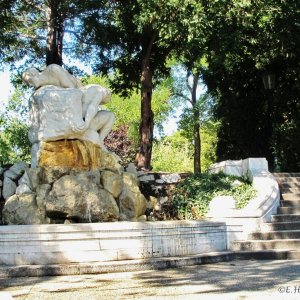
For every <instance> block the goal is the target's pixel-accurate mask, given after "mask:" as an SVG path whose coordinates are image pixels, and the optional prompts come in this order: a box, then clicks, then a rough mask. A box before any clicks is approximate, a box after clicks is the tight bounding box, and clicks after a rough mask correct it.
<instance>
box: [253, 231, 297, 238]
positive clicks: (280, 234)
mask: <svg viewBox="0 0 300 300" xmlns="http://www.w3.org/2000/svg"><path fill="white" fill-rule="evenodd" d="M248 239H249V240H274V239H275V240H276V239H300V230H282V231H270V232H253V233H251V234H249V237H248Z"/></svg>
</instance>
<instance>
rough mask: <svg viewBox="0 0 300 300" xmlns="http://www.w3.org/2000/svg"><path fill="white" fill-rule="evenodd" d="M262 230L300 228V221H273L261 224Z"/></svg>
mask: <svg viewBox="0 0 300 300" xmlns="http://www.w3.org/2000/svg"><path fill="white" fill-rule="evenodd" d="M261 230H262V232H268V231H282V230H300V222H273V223H263V224H261Z"/></svg>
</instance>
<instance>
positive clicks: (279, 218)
mask: <svg viewBox="0 0 300 300" xmlns="http://www.w3.org/2000/svg"><path fill="white" fill-rule="evenodd" d="M271 221H272V222H300V215H299V214H297V215H293V214H285V215H273V216H272V218H271Z"/></svg>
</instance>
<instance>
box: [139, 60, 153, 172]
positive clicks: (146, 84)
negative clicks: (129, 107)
mask: <svg viewBox="0 0 300 300" xmlns="http://www.w3.org/2000/svg"><path fill="white" fill-rule="evenodd" d="M151 100H152V72H151V69H150V59H149V56H148V57H147V56H146V57H145V58H144V59H143V61H142V72H141V123H140V132H139V134H140V141H139V149H138V153H137V155H136V158H135V163H136V165H137V167H139V168H143V169H146V170H150V167H151V156H152V141H153V127H154V117H153V111H152V108H151Z"/></svg>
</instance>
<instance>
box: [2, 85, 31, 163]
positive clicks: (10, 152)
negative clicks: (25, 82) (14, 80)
mask: <svg viewBox="0 0 300 300" xmlns="http://www.w3.org/2000/svg"><path fill="white" fill-rule="evenodd" d="M24 102H25V99H24V98H23V91H21V90H19V89H17V90H16V91H15V92H14V94H13V95H12V97H11V98H10V99H9V102H8V105H7V107H6V110H5V112H3V113H2V114H0V165H5V164H11V163H14V162H16V161H19V160H22V161H26V162H30V148H31V145H30V142H29V139H28V130H29V125H28V105H25V104H24Z"/></svg>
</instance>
